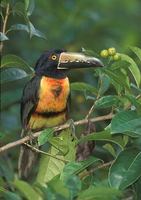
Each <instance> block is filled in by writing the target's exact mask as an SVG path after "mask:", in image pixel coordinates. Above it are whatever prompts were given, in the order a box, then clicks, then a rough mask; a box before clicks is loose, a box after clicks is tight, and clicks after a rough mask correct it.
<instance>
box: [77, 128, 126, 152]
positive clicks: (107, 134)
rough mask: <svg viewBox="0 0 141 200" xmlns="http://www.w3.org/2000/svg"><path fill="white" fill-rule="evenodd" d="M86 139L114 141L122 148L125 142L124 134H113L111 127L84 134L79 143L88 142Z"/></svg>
mask: <svg viewBox="0 0 141 200" xmlns="http://www.w3.org/2000/svg"><path fill="white" fill-rule="evenodd" d="M86 141H107V142H112V143H115V144H117V145H119V146H120V148H121V149H123V147H124V142H123V139H122V136H116V137H115V136H114V137H113V136H112V135H111V131H110V129H107V130H104V131H101V132H96V133H91V134H89V135H87V136H84V137H82V138H80V140H79V143H82V142H86Z"/></svg>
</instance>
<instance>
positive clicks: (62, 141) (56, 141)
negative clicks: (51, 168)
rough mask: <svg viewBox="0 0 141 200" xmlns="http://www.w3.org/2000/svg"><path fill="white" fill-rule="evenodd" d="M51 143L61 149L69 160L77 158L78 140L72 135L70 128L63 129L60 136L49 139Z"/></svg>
mask: <svg viewBox="0 0 141 200" xmlns="http://www.w3.org/2000/svg"><path fill="white" fill-rule="evenodd" d="M49 143H50V144H52V145H53V146H54V147H55V148H56V149H58V150H59V152H60V153H62V154H63V155H64V156H65V159H67V160H70V161H71V160H75V155H76V140H75V138H73V137H72V133H71V131H70V129H66V130H64V131H62V132H61V133H60V134H59V136H57V137H53V138H50V139H49Z"/></svg>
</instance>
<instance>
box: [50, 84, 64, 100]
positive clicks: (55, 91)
mask: <svg viewBox="0 0 141 200" xmlns="http://www.w3.org/2000/svg"><path fill="white" fill-rule="evenodd" d="M61 91H62V86H60V85H59V86H57V87H56V88H55V89H52V93H53V94H54V97H58V96H59V95H60V94H61Z"/></svg>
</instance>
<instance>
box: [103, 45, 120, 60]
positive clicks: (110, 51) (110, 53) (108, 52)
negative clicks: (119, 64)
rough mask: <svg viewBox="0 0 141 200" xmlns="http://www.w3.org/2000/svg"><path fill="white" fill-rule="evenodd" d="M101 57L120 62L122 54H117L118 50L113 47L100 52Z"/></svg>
mask: <svg viewBox="0 0 141 200" xmlns="http://www.w3.org/2000/svg"><path fill="white" fill-rule="evenodd" d="M100 56H101V57H102V58H108V57H110V58H111V59H112V60H115V61H117V60H120V54H119V53H117V52H116V49H115V48H114V47H111V48H109V49H103V50H102V51H101V52H100Z"/></svg>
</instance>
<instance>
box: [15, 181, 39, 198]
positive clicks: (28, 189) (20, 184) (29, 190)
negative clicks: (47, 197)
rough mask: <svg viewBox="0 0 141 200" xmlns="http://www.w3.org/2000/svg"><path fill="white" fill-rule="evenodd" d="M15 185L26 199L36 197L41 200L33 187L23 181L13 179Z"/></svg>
mask: <svg viewBox="0 0 141 200" xmlns="http://www.w3.org/2000/svg"><path fill="white" fill-rule="evenodd" d="M13 184H14V185H15V187H16V188H17V189H18V190H19V191H20V192H21V193H22V194H23V195H24V197H25V198H26V199H28V200H33V199H38V200H41V196H40V195H39V194H38V193H37V192H36V190H34V189H33V187H32V186H31V185H30V184H28V183H27V182H25V181H21V180H18V179H17V180H15V181H14V183H13Z"/></svg>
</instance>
